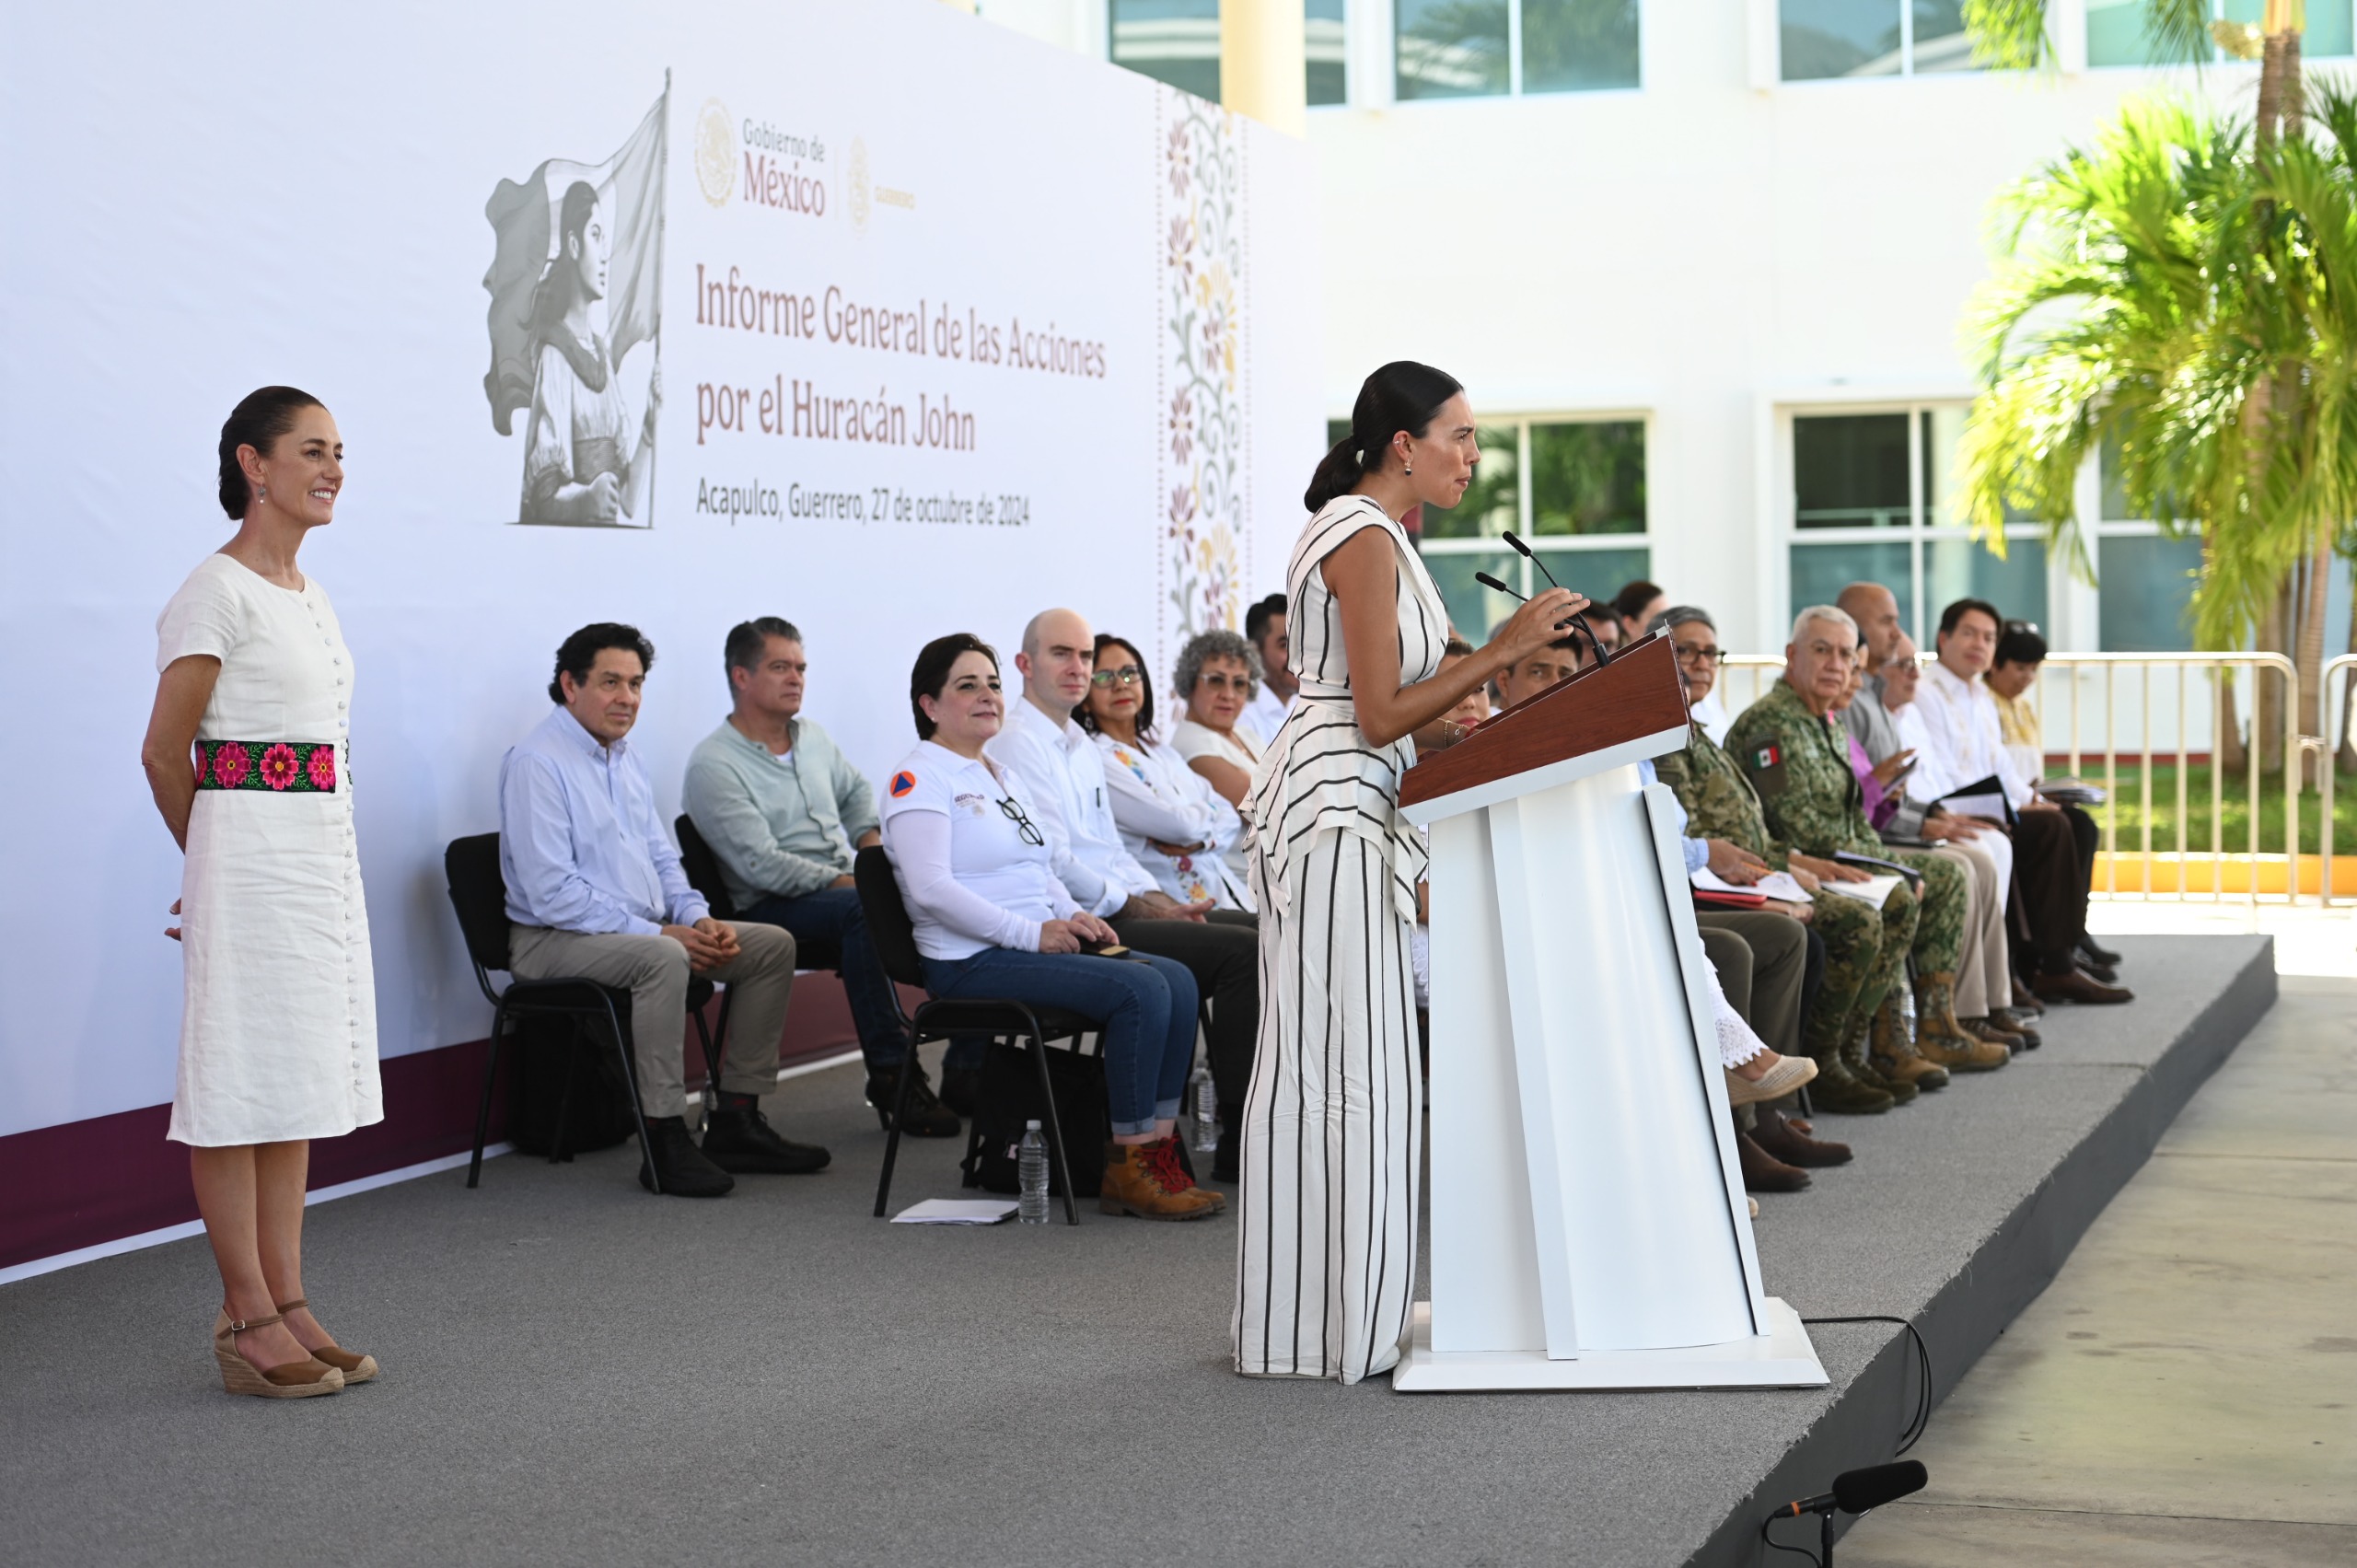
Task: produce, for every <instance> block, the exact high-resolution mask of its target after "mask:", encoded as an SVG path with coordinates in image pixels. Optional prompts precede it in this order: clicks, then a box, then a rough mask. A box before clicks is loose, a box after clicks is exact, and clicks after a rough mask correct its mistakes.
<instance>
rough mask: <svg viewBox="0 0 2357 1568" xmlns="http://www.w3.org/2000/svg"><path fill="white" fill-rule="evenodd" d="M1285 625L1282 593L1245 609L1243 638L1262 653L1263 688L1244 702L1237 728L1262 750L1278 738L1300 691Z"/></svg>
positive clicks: (1261, 674)
mask: <svg viewBox="0 0 2357 1568" xmlns="http://www.w3.org/2000/svg"><path fill="white" fill-rule="evenodd" d="M1285 627H1286V621H1285V596H1284V595H1283V594H1271V595H1270V596H1269V597H1268V598H1264V599H1262V600H1260V602H1259V603H1258V604H1255V605H1254V606H1252V608H1251V609H1249V610H1246V611H1245V612H1244V639H1245V641H1247V642H1248V643H1250V644H1251V645H1252V646H1253V647H1254V648H1255V649H1257V650H1258V651H1259V653H1260V691H1256V692H1254V693H1253V694H1252V700H1251V701H1250V702H1249V703H1245V704H1244V712H1243V714H1241V715H1240V716H1238V717H1237V721H1236V727H1237V728H1238V729H1240V730H1242V731H1244V732H1245V734H1246V735H1247V736H1248V738H1250V739H1251V741H1252V744H1253V745H1254V747H1255V748H1257V749H1260V750H1262V751H1266V750H1267V749H1269V742H1271V741H1272V740H1274V739H1276V738H1277V731H1278V730H1279V729H1281V728H1283V726H1284V722H1285V715H1286V714H1289V713H1291V712H1292V711H1293V700H1294V697H1295V693H1297V692H1298V691H1300V690H1301V682H1300V680H1298V679H1295V676H1294V673H1293V668H1292V664H1291V659H1290V655H1291V651H1292V645H1291V642H1290V640H1289V633H1287V632H1286V630H1285Z"/></svg>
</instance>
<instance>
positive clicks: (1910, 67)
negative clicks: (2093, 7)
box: [1752, 0, 2219, 91]
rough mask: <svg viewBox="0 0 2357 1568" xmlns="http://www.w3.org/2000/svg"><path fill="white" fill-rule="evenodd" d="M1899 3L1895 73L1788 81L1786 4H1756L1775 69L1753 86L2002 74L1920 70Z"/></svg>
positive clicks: (1904, 6)
mask: <svg viewBox="0 0 2357 1568" xmlns="http://www.w3.org/2000/svg"><path fill="white" fill-rule="evenodd" d="M1895 3H1896V4H1897V5H1898V70H1896V71H1894V72H1892V73H1891V74H1890V75H1887V76H1800V77H1788V76H1786V75H1784V0H1752V4H1753V5H1754V6H1756V7H1757V9H1756V10H1755V11H1754V13H1753V15H1754V16H1755V17H1758V18H1759V21H1758V26H1759V33H1757V34H1755V37H1757V38H1759V40H1760V41H1761V42H1763V43H1764V44H1765V46H1766V48H1767V49H1768V50H1769V51H1770V52H1771V53H1772V55H1773V66H1772V69H1771V71H1769V72H1768V73H1767V78H1768V79H1767V81H1766V82H1765V83H1760V82H1758V81H1755V82H1754V84H1753V85H1754V86H1755V87H1757V86H1767V87H1777V88H1785V87H1798V88H1800V89H1801V90H1803V91H1808V90H1810V89H1812V88H1817V87H1870V86H1873V85H1875V84H1877V83H1884V82H1911V81H1916V80H1918V79H1921V80H1923V81H1937V80H1941V79H1945V78H1960V79H1962V80H1965V81H1971V80H1973V79H1975V78H1976V77H1981V76H1990V75H1997V74H1998V73H1996V72H1994V71H1991V70H1990V69H1989V68H1988V67H1986V66H1981V65H1974V66H1969V67H1967V68H1966V69H1963V70H1959V71H1918V70H1916V69H1915V6H1914V3H1913V0H1895ZM2062 3H2063V4H2064V5H2067V6H2073V7H2074V8H2078V9H2079V11H2080V19H2079V20H2078V22H2077V24H2076V26H2075V32H2076V34H2077V36H2078V38H2079V40H2080V41H2081V49H2080V53H2081V54H2082V56H2084V52H2085V50H2084V41H2085V38H2086V30H2087V29H2086V22H2085V19H2084V18H2085V13H2084V6H2081V5H2080V3H2079V0H2062ZM2213 3H2219V0H2213ZM2058 8H2060V7H2058ZM2058 21H2060V22H2061V26H2058V27H2056V28H2054V29H2049V31H2050V32H2060V31H2061V27H2063V26H2070V25H2071V24H2070V23H2069V22H2068V21H2067V19H2062V18H2058ZM2065 68H2066V69H2067V68H2068V67H2067V66H2066V67H2065Z"/></svg>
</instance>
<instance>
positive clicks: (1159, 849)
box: [1073, 632, 1253, 914]
mask: <svg viewBox="0 0 2357 1568" xmlns="http://www.w3.org/2000/svg"><path fill="white" fill-rule="evenodd" d="M1073 717H1074V719H1075V720H1077V721H1078V722H1079V725H1080V727H1081V728H1083V729H1085V730H1086V731H1088V732H1089V734H1091V735H1093V736H1095V737H1096V738H1097V749H1098V750H1099V751H1101V752H1103V753H1104V754H1105V784H1106V788H1107V790H1108V791H1109V793H1110V795H1111V796H1112V805H1113V826H1114V827H1115V828H1117V829H1118V830H1120V834H1121V847H1122V848H1123V849H1126V850H1128V851H1129V852H1130V854H1131V855H1132V856H1133V857H1134V858H1135V859H1136V861H1137V863H1138V864H1139V865H1143V866H1144V867H1145V869H1146V874H1147V875H1148V876H1150V877H1153V878H1154V881H1155V886H1156V887H1157V888H1159V889H1162V891H1163V892H1165V893H1167V894H1168V895H1169V896H1170V897H1171V898H1174V899H1176V900H1179V902H1180V903H1182V904H1201V903H1213V904H1216V905H1218V906H1219V908H1220V909H1221V910H1222V911H1226V912H1241V913H1245V914H1249V913H1250V912H1252V909H1253V904H1252V890H1251V889H1250V888H1249V887H1248V886H1247V885H1246V884H1245V882H1244V880H1243V879H1242V878H1240V877H1237V876H1235V875H1233V874H1232V873H1231V872H1230V871H1229V870H1228V866H1227V862H1226V860H1225V855H1226V854H1227V853H1228V852H1230V851H1233V850H1237V849H1240V848H1241V846H1242V844H1243V842H1244V819H1243V818H1241V817H1239V816H1237V813H1236V807H1233V806H1230V805H1229V804H1228V803H1227V802H1226V801H1225V800H1223V799H1221V798H1220V796H1218V795H1217V794H1216V793H1215V792H1214V791H1213V789H1212V786H1211V783H1210V781H1209V780H1207V779H1205V778H1204V777H1203V776H1202V774H1201V773H1198V772H1195V771H1194V770H1193V769H1192V768H1190V767H1189V766H1188V765H1187V762H1186V759H1184V758H1183V757H1181V756H1179V753H1178V751H1177V750H1176V749H1173V748H1171V747H1169V746H1167V745H1165V744H1163V743H1162V742H1161V741H1159V740H1157V739H1156V738H1155V733H1154V678H1153V677H1152V676H1150V675H1148V674H1147V673H1146V670H1145V659H1144V656H1142V655H1141V654H1139V652H1138V651H1137V649H1135V648H1133V647H1132V646H1131V645H1129V644H1128V643H1127V642H1125V641H1123V640H1122V639H1121V638H1120V637H1116V636H1114V635H1112V634H1111V633H1105V632H1100V633H1097V669H1096V672H1095V674H1094V675H1093V676H1092V677H1091V678H1090V685H1089V688H1088V697H1087V700H1086V701H1085V702H1083V703H1081V705H1080V706H1079V707H1078V708H1076V709H1074V712H1073Z"/></svg>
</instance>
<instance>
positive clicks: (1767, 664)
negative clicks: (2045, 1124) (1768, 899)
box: [1714, 653, 2357, 904]
mask: <svg viewBox="0 0 2357 1568" xmlns="http://www.w3.org/2000/svg"><path fill="white" fill-rule="evenodd" d="M1924 662H1925V663H1927V664H1928V663H1930V662H1931V660H1930V658H1929V657H1928V656H1927V657H1926V658H1925V660H1924ZM1782 669H1783V660H1782V658H1779V657H1777V656H1773V655H1764V654H1730V655H1729V656H1727V658H1726V661H1725V663H1724V666H1723V667H1722V668H1721V670H1720V674H1719V680H1718V687H1717V691H1716V692H1715V693H1714V694H1715V695H1716V696H1717V697H1718V698H1719V701H1720V703H1722V704H1723V705H1724V707H1725V709H1726V711H1727V713H1728V714H1729V715H1730V716H1733V715H1735V714H1740V713H1742V712H1743V710H1744V709H1745V708H1747V707H1748V706H1749V705H1750V704H1751V703H1754V702H1757V701H1758V700H1759V697H1760V695H1761V694H1763V693H1764V692H1765V691H1767V690H1768V688H1769V687H1770V686H1771V685H1772V684H1773V683H1774V681H1775V679H1776V678H1777V676H1778V675H1779V674H1780V673H1781V672H1782ZM2351 678H2357V655H2344V656H2341V657H2339V658H2335V659H2333V660H2331V661H2330V662H2329V663H2328V664H2327V665H2326V666H2325V667H2324V672H2323V696H2324V698H2325V704H2324V706H2323V708H2322V709H2321V710H2320V717H2321V720H2322V722H2321V724H2320V726H2319V727H2320V728H2321V729H2323V731H2324V732H2325V733H2324V735H2323V736H2306V735H2303V734H2301V733H2300V729H2299V714H2300V689H2299V688H2300V683H2299V676H2298V673H2297V671H2296V670H2295V669H2294V668H2293V664H2292V661H2291V660H2290V659H2289V658H2286V657H2285V656H2282V655H2281V654H2271V653H2247V654H2215V653H2198V654H2197V653H2189V654H2165V653H2154V654H2049V656H2047V659H2046V662H2045V665H2044V667H2043V668H2042V669H2041V670H2040V671H2039V675H2038V681H2037V683H2036V684H2035V685H2034V686H2033V687H2032V688H2031V690H2030V691H2029V692H2028V693H2027V695H2028V696H2029V699H2030V701H2031V703H2032V704H2033V705H2034V706H2035V707H2036V708H2037V709H2038V717H2039V721H2040V726H2041V732H2042V733H2041V737H2040V739H2041V746H2040V750H2041V753H2042V754H2043V755H2046V756H2056V755H2058V754H2059V755H2060V756H2061V757H2063V758H2065V759H2067V763H2066V766H2067V771H2068V772H2070V773H2071V774H2073V776H2075V777H2077V778H2079V779H2081V780H2082V781H2083V782H2084V783H2086V784H2094V785H2098V786H2100V787H2101V788H2102V789H2103V791H2104V802H2103V804H2102V805H2100V806H2093V807H2087V810H2088V811H2089V813H2090V814H2091V815H2092V816H2093V817H2094V818H2095V819H2096V824H2097V826H2098V827H2099V828H2100V829H2101V830H2102V833H2103V839H2102V848H2103V850H2104V852H2105V854H2104V856H2103V866H2102V869H2101V871H2100V872H2099V873H2098V874H2097V876H2096V882H2095V890H2096V892H2098V893H2101V894H2103V895H2105V896H2107V897H2113V898H2118V897H2134V898H2142V899H2174V900H2178V901H2187V900H2192V899H2194V898H2196V897H2197V896H2198V897H2202V898H2206V899H2207V900H2210V901H2212V902H2219V903H2223V902H2224V901H2226V900H2227V898H2228V897H2229V894H2230V892H2231V893H2235V894H2239V896H2240V900H2242V901H2245V902H2247V903H2252V904H2256V903H2258V902H2259V901H2260V900H2262V899H2263V898H2264V899H2267V900H2270V901H2272V900H2275V899H2276V898H2277V897H2278V896H2279V894H2280V897H2281V899H2282V901H2283V902H2286V903H2295V902H2297V901H2298V900H2300V898H2301V896H2302V887H2303V883H2304V881H2305V879H2306V878H2305V871H2306V866H2307V864H2308V863H2305V862H2304V860H2303V857H2302V856H2301V854H2300V853H2299V850H2300V819H2301V804H2300V797H2301V796H2302V795H2303V794H2304V793H2305V788H2306V783H2305V777H2304V775H2305V772H2306V768H2305V765H2304V764H2305V763H2307V762H2308V761H2311V760H2313V761H2314V762H2315V763H2316V779H2317V793H2318V796H2319V801H2318V806H2319V808H2320V809H2319V819H2318V821H2319V826H2318V835H2317V836H2318V848H2319V850H2320V851H2321V854H2319V855H2318V856H2317V857H2316V862H2315V863H2314V864H2315V865H2316V871H2317V873H2318V876H2317V879H2316V889H2317V892H2318V895H2319V898H2320V899H2321V900H2322V901H2323V902H2325V903H2330V901H2331V898H2332V830H2333V815H2332V802H2333V766H2332V762H2333V747H2332V743H2331V738H2332V737H2333V735H2334V732H2335V729H2336V725H2337V720H2338V716H2339V714H2338V707H2337V705H2336V704H2335V703H2334V702H2333V699H2334V698H2335V696H2336V695H2337V694H2338V693H2339V691H2340V685H2341V684H2342V683H2344V682H2345V681H2346V680H2348V679H2351ZM2228 690H2231V691H2234V693H2235V697H2234V701H2233V703H2232V704H2231V706H2232V709H2233V712H2234V714H2235V720H2236V734H2237V736H2238V737H2239V736H2243V735H2247V736H2248V737H2249V738H2250V740H2249V744H2247V745H2245V746H2243V748H2242V750H2243V754H2244V757H2243V764H2242V766H2241V768H2240V769H2239V770H2238V771H2239V772H2241V774H2242V778H2241V779H2240V781H2238V782H2239V784H2240V787H2239V788H2238V789H2236V790H2234V791H2231V792H2230V791H2229V790H2228V788H2227V780H2226V776H2225V774H2226V770H2225V768H2223V766H2222V765H2221V764H2222V762H2223V760H2224V759H2225V756H2226V753H2227V744H2226V731H2225V723H2226V716H2227V712H2228V708H2229V703H2227V702H2225V701H2224V700H2223V697H2222V693H2223V692H2225V691H2228ZM2123 696H2124V697H2125V698H2126V699H2127V703H2126V705H2125V706H2123V703H2122V699H2123ZM2156 698H2157V699H2158V705H2157V706H2156V703H2155V699H2156ZM2262 716H2263V717H2265V718H2266V720H2267V721H2268V724H2267V727H2268V729H2269V731H2270V738H2275V737H2277V736H2280V745H2281V748H2282V755H2281V759H2280V761H2279V760H2278V759H2276V758H2274V757H2272V756H2270V753H2271V752H2272V751H2273V750H2274V747H2272V746H2270V745H2265V744H2262V743H2261V741H2260V739H2259V721H2260V719H2261V717H2262ZM2058 741H2059V744H2058ZM2098 759H2099V760H2100V761H2101V764H2102V769H2101V772H2099V773H2097V774H2095V775H2093V776H2090V775H2089V773H2088V772H2087V769H2088V766H2089V765H2090V764H2091V763H2093V762H2095V761H2097V760H2098ZM2204 759H2206V761H2207V768H2208V774H2209V780H2208V788H2207V790H2206V792H2205V793H2206V794H2207V796H2208V799H2207V801H2206V802H2200V801H2199V800H2198V796H2195V794H2194V791H2193V789H2192V775H2193V773H2194V772H2196V771H2197V769H2198V768H2199V767H2200V765H2201V764H2202V762H2203V761H2204ZM2123 765H2124V766H2126V767H2127V768H2128V769H2129V770H2130V771H2131V772H2132V774H2133V777H2132V778H2131V793H2132V800H2133V804H2134V807H2135V814H2134V826H2133V830H2132V833H2131V834H2129V835H2126V836H2127V837H2128V842H2126V843H2124V844H2123V842H2121V841H2122V838H2123V832H2122V824H2123V821H2124V819H2125V817H2126V812H2127V806H2128V804H2129V803H2128V802H2126V801H2123V800H2122V798H2121V794H2120V773H2121V770H2122V767H2123ZM2163 767H2165V768H2167V769H2168V770H2169V772H2170V773H2171V775H2172V777H2171V780H2170V789H2169V791H2168V796H2165V799H2167V800H2168V803H2169V804H2171V805H2172V806H2173V807H2174V809H2173V811H2172V812H2171V814H2170V815H2171V819H2172V820H2171V830H2170V831H2169V832H2168V833H2167V834H2165V835H2164V836H2162V837H2161V838H2160V839H2159V840H2158V842H2156V836H2155V833H2154V772H2156V771H2157V770H2158V769H2160V768H2163ZM2279 767H2280V769H2281V771H2280V772H2279V771H2277V769H2278V768H2279ZM2230 795H2239V796H2241V804H2242V811H2243V816H2244V822H2243V824H2242V828H2241V830H2240V831H2239V832H2238V833H2236V834H2235V839H2236V840H2237V841H2239V842H2235V843H2234V844H2231V845H2230V844H2229V843H2228V842H2227V836H2226V831H2225V818H2226V809H2227V801H2228V799H2229V797H2230ZM2277 795H2280V796H2281V797H2282V830H2281V834H2280V837H2279V836H2278V835H2277V834H2275V833H2271V832H2266V831H2264V830H2263V827H2264V824H2265V819H2266V817H2267V815H2268V813H2267V811H2266V809H2265V807H2266V804H2267V803H2268V802H2269V801H2270V799H2271V798H2272V797H2274V796H2277ZM2169 796H2173V799H2169V798H2168V797H2169ZM2197 804H2206V806H2207V808H2208V809H2207V812H2206V815H2207V817H2208V819H2209V827H2208V832H2207V833H2206V834H2203V835H2200V836H2198V837H2197V835H2196V834H2195V833H2194V831H2193V827H2194V821H2195V818H2194V815H2193V810H2192V808H2193V807H2195V806H2196V805H2197ZM2279 868H2280V872H2281V879H2280V880H2281V885H2280V888H2278V887H2277V886H2275V884H2276V883H2277V881H2278V877H2277V875H2276V874H2277V872H2278V870H2279ZM2235 884H2239V886H2238V887H2235V886H2234V885H2235Z"/></svg>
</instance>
